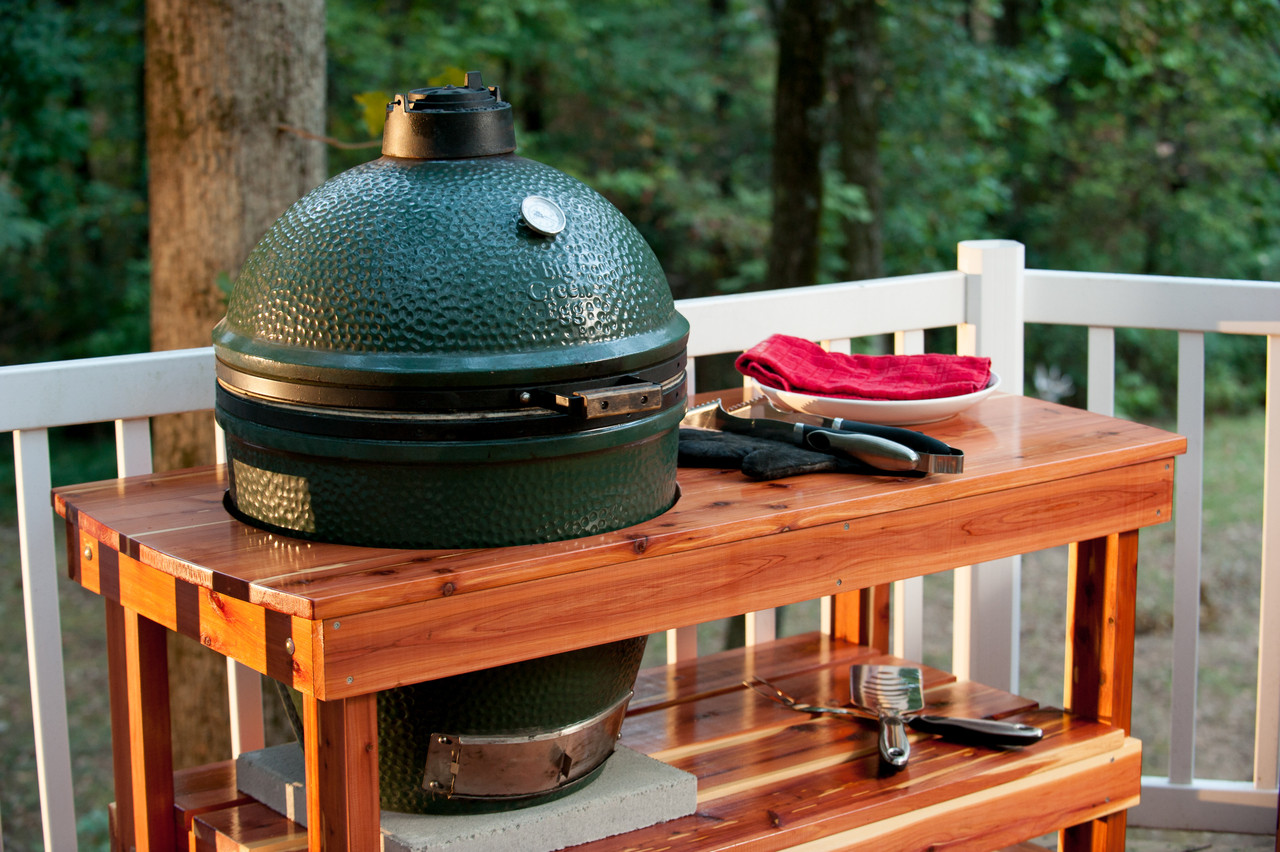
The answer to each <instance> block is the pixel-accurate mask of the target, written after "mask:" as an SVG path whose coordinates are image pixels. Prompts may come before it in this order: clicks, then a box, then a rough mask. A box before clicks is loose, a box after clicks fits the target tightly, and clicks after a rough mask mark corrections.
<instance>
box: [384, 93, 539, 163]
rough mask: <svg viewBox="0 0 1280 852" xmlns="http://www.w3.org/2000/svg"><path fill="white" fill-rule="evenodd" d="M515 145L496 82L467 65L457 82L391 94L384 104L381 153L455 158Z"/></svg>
mask: <svg viewBox="0 0 1280 852" xmlns="http://www.w3.org/2000/svg"><path fill="white" fill-rule="evenodd" d="M515 149H516V131H515V122H514V120H513V119H512V114H511V104H510V103H508V102H507V101H504V100H503V99H502V93H501V91H499V89H498V87H497V86H488V87H486V86H485V85H484V81H483V80H482V79H481V77H480V72H479V71H468V72H467V80H466V83H465V84H464V85H462V86H432V87H429V88H425V89H412V90H410V91H409V92H407V93H405V94H402V95H396V96H395V97H394V98H393V99H392V101H391V103H389V104H387V123H386V125H385V126H384V127H383V130H382V153H383V156H387V157H402V158H406V159H413V160H457V159H466V158H470V157H491V156H494V155H495V154H510V153H511V152H512V151H514V150H515Z"/></svg>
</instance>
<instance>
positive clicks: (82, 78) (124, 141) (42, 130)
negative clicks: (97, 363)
mask: <svg viewBox="0 0 1280 852" xmlns="http://www.w3.org/2000/svg"><path fill="white" fill-rule="evenodd" d="M94 5H95V6H96V8H84V6H72V5H68V4H57V3H52V2H46V0H18V1H17V2H10V3H8V4H5V5H4V6H3V8H0V304H2V305H3V306H4V309H3V311H0V363H13V362H19V361H36V360H50V359H55V358H68V357H83V356H90V355H105V354H110V353H114V352H121V351H139V350H145V349H146V348H147V337H148V333H147V329H148V316H147V293H148V281H147V252H146V233H147V230H146V229H147V222H146V204H145V199H146V189H145V180H144V170H143V162H142V144H141V140H142V125H141V122H140V114H141V91H140V87H141V64H142V49H141V38H140V32H141V16H142V5H141V3H140V2H138V0H110V2H105V0H104V2H99V3H97V4H94Z"/></svg>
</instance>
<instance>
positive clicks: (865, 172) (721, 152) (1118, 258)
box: [0, 0, 1280, 850]
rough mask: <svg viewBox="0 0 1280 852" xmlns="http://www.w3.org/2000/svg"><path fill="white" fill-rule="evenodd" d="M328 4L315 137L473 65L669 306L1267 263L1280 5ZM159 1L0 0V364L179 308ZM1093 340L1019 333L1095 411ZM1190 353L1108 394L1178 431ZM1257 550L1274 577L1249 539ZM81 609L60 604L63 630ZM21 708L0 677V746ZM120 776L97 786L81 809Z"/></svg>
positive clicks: (332, 151) (6, 515) (1144, 348)
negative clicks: (766, 291) (161, 296)
mask: <svg viewBox="0 0 1280 852" xmlns="http://www.w3.org/2000/svg"><path fill="white" fill-rule="evenodd" d="M201 2H204V0H201ZM210 3H211V6H222V5H226V4H220V3H212V2H211V0H210ZM325 7H326V8H325V25H326V30H327V33H326V38H325V50H326V59H325V72H324V75H325V88H326V100H327V109H326V113H325V126H324V127H306V128H291V129H283V130H282V131H281V132H282V133H290V134H302V133H307V134H310V136H312V137H319V136H323V137H327V138H328V139H329V140H331V142H329V143H326V142H322V141H314V140H313V144H315V145H316V146H319V147H321V148H323V149H324V151H325V152H326V157H327V167H326V172H327V173H328V174H336V173H338V172H340V171H342V170H344V169H346V168H349V167H351V166H353V165H356V164H358V163H361V162H364V161H366V160H368V159H372V158H374V157H376V156H377V155H378V149H377V143H376V141H372V144H371V145H367V146H361V144H360V143H363V142H366V141H371V140H376V139H377V138H378V136H379V134H380V131H381V121H382V117H383V115H384V110H385V104H386V102H387V100H388V99H389V96H390V95H391V94H392V93H393V92H396V91H403V90H404V89H407V88H416V87H420V86H425V85H442V84H447V83H453V84H461V82H462V80H463V75H464V73H465V72H466V71H468V70H480V71H482V72H483V73H484V76H485V81H486V82H487V83H488V84H490V85H493V84H498V85H500V86H501V87H502V90H503V93H504V95H505V96H506V97H507V98H509V99H510V100H511V101H512V102H513V104H514V106H515V111H516V121H517V133H518V141H519V144H520V150H519V153H520V154H522V155H523V156H527V157H530V158H533V159H536V160H539V161H542V162H545V163H547V164H549V165H552V166H554V167H556V168H559V169H561V170H563V171H566V172H568V173H570V174H572V175H574V176H576V177H578V178H580V179H581V180H583V181H584V182H585V183H587V184H588V185H589V186H591V187H593V188H595V189H597V190H598V191H600V192H602V193H603V194H604V195H606V196H607V197H608V198H609V199H610V200H611V201H612V202H613V203H614V204H616V205H617V206H618V207H619V208H620V209H621V210H622V211H623V212H624V214H626V215H627V217H628V218H629V219H630V220H631V221H632V222H634V223H635V224H636V226H637V227H638V228H639V229H640V230H641V232H642V233H643V234H644V236H645V237H646V238H647V239H648V241H649V243H650V244H651V245H652V246H653V248H654V250H655V252H656V253H657V255H658V257H659V259H660V261H661V263H662V265H663V267H664V269H665V270H666V273H667V276H668V278H669V280H670V283H671V286H672V290H673V292H674V294H675V295H676V297H677V298H685V297H693V296H703V295H710V294H716V293H728V292H740V291H746V290H752V289H762V288H768V287H784V286H795V285H804V284H812V283H819V282H829V281H839V280H850V279H862V278H868V277H876V276H880V275H898V274H907V273H917V272H927V271H932V270H942V269H951V268H954V265H955V247H956V243H957V242H959V241H960V240H966V239H983V238H1007V239H1016V240H1019V241H1021V242H1023V243H1024V244H1025V245H1026V249H1027V262H1028V265H1029V266H1032V267H1038V268H1051V269H1072V270H1105V271H1114V272H1130V273H1152V274H1171V275H1191V276H1208V277H1226V278H1245V279H1263V280H1277V279H1280V0H1073V2H1067V0H902V1H901V2H896V3H894V2H887V0H882V1H881V2H877V0H825V2H824V0H702V2H693V3H672V4H666V3H653V2H651V0H595V2H589V3H588V2H582V0H503V1H502V2H492V3H474V4H438V3H415V2H412V0H361V2H357V0H327V2H326V3H325ZM145 12H146V9H145V6H144V2H143V0H79V2H74V1H73V0H7V1H6V2H0V365H3V364H16V363H25V362H32V361H48V360H56V359H63V358H79V357H90V356H97V355H109V354H117V353H124V352H138V351H145V350H147V349H149V348H150V346H151V328H152V320H153V316H152V315H153V313H160V314H163V311H164V308H163V307H161V308H159V309H158V310H157V311H153V310H152V307H151V306H152V303H153V299H152V290H151V260H150V255H149V249H148V242H149V237H150V234H149V227H150V223H149V219H148V215H149V210H148V185H147V181H148V156H147V150H146V127H145V117H146V104H145V97H144V78H143V53H144V44H143V38H144V29H145V26H144V19H145ZM193 94H194V93H193ZM273 94H274V96H276V97H280V98H287V97H289V92H279V93H273ZM332 140H337V141H339V142H342V143H351V144H354V145H355V147H347V146H346V144H343V145H339V144H332ZM231 277H233V276H231ZM206 283H207V282H206ZM230 283H231V282H230V278H227V279H225V280H220V281H219V282H217V284H218V286H219V287H220V288H221V289H222V290H223V291H224V292H225V291H226V290H227V289H229V287H230ZM155 303H156V304H157V305H159V304H160V302H159V300H156V302H155ZM159 319H160V320H163V316H160V317H159ZM204 342H207V341H205V340H199V341H192V342H191V343H190V344H188V345H200V344H202V343H204ZM934 342H935V343H940V345H945V341H941V342H940V341H934ZM1083 343H1084V332H1083V330H1081V329H1070V328H1064V327H1053V326H1044V327H1039V328H1036V329H1032V330H1031V331H1030V332H1029V334H1028V336H1027V367H1028V369H1027V377H1028V378H1027V384H1028V387H1027V391H1028V392H1030V393H1035V394H1037V395H1041V396H1048V397H1050V398H1054V399H1060V400H1061V401H1064V402H1067V403H1071V404H1083V397H1084V390H1085V369H1084V352H1083V348H1084V347H1083ZM1176 346H1177V343H1176V335H1174V334H1171V333H1156V332H1150V331H1146V330H1142V329H1119V330H1117V359H1118V368H1117V377H1116V378H1117V382H1116V384H1117V394H1118V398H1117V410H1118V412H1119V413H1121V414H1122V415H1124V416H1130V417H1135V418H1138V419H1144V420H1149V421H1151V420H1154V421H1156V422H1162V423H1165V424H1168V423H1169V422H1170V421H1171V418H1172V412H1173V407H1174V403H1175V394H1174V384H1173V382H1174V379H1175V376H1174V375H1173V373H1174V371H1173V369H1172V367H1173V365H1174V364H1175V363H1176ZM1264 346H1265V341H1264V340H1263V339H1261V338H1256V337H1247V336H1237V335H1217V334H1214V335H1208V336H1207V339H1206V347H1207V352H1206V371H1207V375H1206V388H1207V391H1206V392H1207V399H1206V404H1207V406H1208V408H1209V410H1210V412H1211V413H1214V414H1222V415H1229V416H1231V417H1233V418H1235V417H1239V418H1254V420H1255V421H1256V420H1257V419H1258V418H1259V417H1260V414H1259V411H1260V407H1261V403H1262V399H1263V387H1264V365H1265V353H1264ZM702 384H703V386H710V385H707V384H706V383H702ZM5 402H6V401H4V400H0V405H3V404H5ZM65 432H66V434H65V435H59V436H55V443H54V451H55V460H54V463H55V471H54V477H55V482H57V481H65V482H69V481H84V480H87V479H97V478H103V477H107V476H113V475H114V473H113V472H112V470H113V468H112V467H111V465H110V453H107V454H106V456H105V459H106V461H105V463H99V462H98V461H89V460H88V458H89V457H88V455H87V454H86V453H85V452H82V445H86V444H87V443H89V442H91V441H92V440H95V439H98V438H101V437H102V435H101V434H100V432H99V431H95V430H93V429H84V430H80V429H71V430H65ZM106 432H107V434H108V435H109V433H110V429H109V424H108V428H107V429H106ZM3 444H4V445H3V446H0V549H7V550H9V551H11V550H12V549H13V547H12V546H10V547H8V548H4V547H3V545H4V544H5V543H6V542H8V543H10V544H12V540H11V539H12V536H11V535H10V533H11V526H12V523H13V518H12V512H13V509H12V507H13V505H14V503H13V500H12V497H11V494H12V491H11V489H12V481H13V480H12V477H11V476H10V475H9V474H8V473H7V472H6V471H5V470H3V468H4V467H5V465H6V464H9V465H11V459H9V458H8V457H9V454H10V448H9V446H8V442H3ZM1233 446H1234V444H1233ZM1211 449H1212V448H1211ZM99 455H100V454H99ZM95 458H96V457H95ZM1245 458H1246V460H1247V459H1248V458H1252V456H1246V457H1245ZM98 464H101V466H99V467H95V466H94V465H98ZM1246 467H1248V465H1246ZM1255 467H1256V465H1255ZM1218 469H1221V470H1223V471H1230V470H1232V469H1230V468H1227V467H1226V466H1225V465H1220V466H1219V467H1218ZM1251 471H1252V468H1251V467H1249V468H1248V470H1246V471H1245V472H1240V471H1236V472H1235V473H1232V474H1231V475H1232V476H1236V477H1237V481H1236V483H1235V484H1236V485H1238V483H1239V481H1242V478H1243V477H1245V476H1248V475H1252V472H1251ZM1224 475H1225V474H1224ZM1227 478H1228V479H1230V477H1227ZM1234 487H1235V485H1233V483H1232V482H1226V483H1224V486H1223V490H1224V491H1230V490H1232V489H1233V488H1234ZM1259 493H1260V489H1259ZM1206 500H1208V497H1206ZM1208 522H1209V515H1207V516H1206V523H1208ZM1250 540H1252V538H1250ZM1144 547H1145V544H1144ZM1240 562H1241V565H1242V568H1241V572H1242V574H1247V573H1248V572H1250V571H1252V572H1253V576H1254V577H1255V578H1256V559H1255V556H1254V555H1253V554H1252V553H1248V554H1245V555H1243V556H1242V557H1241V559H1240ZM4 568H5V565H4V564H3V560H0V575H3V576H5V577H10V576H12V577H14V578H15V579H14V582H15V583H16V582H17V581H16V571H14V572H8V571H5V570H4ZM10 591H12V594H10ZM1249 594H1252V593H1251V592H1248V591H1244V592H1242V595H1243V596H1245V597H1247V596H1248V595H1249ZM1157 597H1159V596H1157ZM19 599H20V594H19V590H18V589H17V588H16V587H15V588H13V589H12V590H10V589H9V588H8V587H6V588H5V591H4V594H0V604H4V602H5V601H7V600H15V601H16V600H19ZM15 606H16V604H15ZM1152 606H1153V608H1156V609H1158V608H1159V607H1163V603H1161V604H1159V606H1158V607H1157V606H1156V605H1154V604H1153V605H1152ZM1162 611H1163V610H1161V612H1162ZM1254 611H1255V612H1256V609H1255V610H1254ZM6 612H7V610H5V608H4V606H0V616H2V615H3V614H4V613H6ZM93 613H94V616H95V617H96V618H98V619H99V620H100V613H99V612H98V611H97V610H94V611H93ZM75 618H76V616H75V615H74V614H72V613H70V612H68V611H67V610H65V609H64V619H65V621H64V632H68V631H73V630H76V629H78V626H77V622H76V621H75ZM1163 618H1164V616H1163V615H1156V616H1153V617H1152V619H1151V620H1152V621H1153V622H1159V623H1160V624H1163V621H1162V619H1163ZM9 620H11V621H13V623H15V624H16V625H17V632H16V633H14V634H13V646H14V649H15V650H14V653H13V654H12V656H13V657H14V661H15V663H18V664H19V665H17V666H16V667H15V668H14V669H13V672H14V673H15V677H14V678H13V680H14V681H15V683H16V682H17V681H20V680H22V678H23V674H22V669H21V666H20V662H21V654H22V652H21V650H20V648H21V643H22V641H23V638H22V634H21V626H20V625H21V618H20V617H16V618H14V619H9ZM1243 620H1244V622H1245V623H1246V624H1247V623H1248V622H1249V619H1248V618H1247V617H1246V618H1244V619H1243ZM1252 623H1253V624H1254V625H1256V619H1255V620H1254V621H1253V622H1252ZM79 626H81V627H83V628H84V632H85V635H87V636H96V635H100V624H97V623H91V622H90V623H86V624H84V625H79ZM8 647H9V644H8V640H7V638H6V636H2V635H0V649H6V648H8ZM1242 668H1243V669H1244V670H1245V672H1246V674H1245V676H1244V681H1243V682H1245V683H1248V676H1247V670H1248V661H1247V660H1246V661H1244V662H1243V663H1242ZM71 686H72V688H75V686H76V684H71ZM98 691H99V692H101V690H100V689H99V690H98ZM21 705H23V700H22V698H21V696H19V695H18V694H17V693H16V692H14V693H12V694H10V693H9V692H6V691H4V690H0V735H2V736H0V739H9V740H13V739H14V736H13V734H15V733H16V730H10V729H9V725H10V721H9V720H10V719H20V717H21V714H22V713H23V712H27V711H26V710H24V708H23V706H21ZM25 706H26V708H29V704H26V705H25ZM94 706H95V705H94V704H93V703H92V702H91V701H84V702H83V709H86V712H91V711H92V708H93V707H94ZM99 709H101V708H99ZM14 725H15V728H18V727H23V726H24V725H29V719H28V720H27V721H26V722H25V723H23V722H15V723H14ZM101 734H102V731H99V730H98V729H96V728H95V729H93V731H92V732H91V731H89V729H88V728H86V729H85V733H84V735H85V736H86V737H96V736H100V735H101ZM1145 738H1146V737H1144V739H1145ZM27 742H29V739H27ZM95 749H96V751H97V752H98V753H101V752H103V747H102V744H101V743H98V744H96V745H93V744H86V751H94V750H95ZM106 751H107V752H109V747H108V748H106ZM1154 751H1155V750H1154V749H1153V753H1154ZM0 760H3V761H5V762H6V763H11V765H13V766H14V768H15V772H14V773H13V774H12V775H11V777H10V779H9V780H10V781H13V780H16V779H19V778H20V777H27V776H29V775H30V773H31V770H30V769H29V768H28V767H27V765H26V762H27V761H28V758H27V756H26V755H25V754H22V755H19V756H16V757H15V756H14V755H12V754H10V753H9V752H8V751H7V750H3V751H0ZM77 768H78V769H79V766H78V767H77ZM83 774H84V776H85V777H86V779H87V778H89V777H90V776H91V773H87V772H86V773H83ZM87 783H89V782H88V781H86V784H87ZM79 784H80V778H78V779H77V785H78V786H79ZM0 792H2V793H3V797H2V798H3V803H2V804H3V806H2V807H0V811H3V813H4V816H5V823H4V832H5V834H4V844H5V846H6V847H7V848H12V849H18V850H21V849H24V848H28V847H27V846H26V845H25V844H26V841H25V840H24V839H23V838H24V837H25V836H34V834H32V832H33V831H34V829H33V828H31V827H30V825H29V824H30V821H31V820H32V818H33V817H32V810H31V806H30V804H29V803H28V802H27V801H26V797H27V795H28V793H29V792H30V790H29V789H27V788H26V785H22V784H13V785H9V784H6V785H5V789H4V790H3V791H0ZM101 792H102V791H100V790H94V791H93V792H92V793H91V794H89V795H87V796H84V797H81V798H80V799H79V800H80V801H82V802H85V801H86V800H87V801H88V803H90V806H91V814H93V815H91V816H88V817H86V819H87V820H88V821H89V828H92V826H93V823H94V820H96V819H99V818H100V814H101V813H102V811H101V810H100V809H97V808H96V807H95V806H93V805H92V803H93V801H94V799H95V798H96V797H98V796H99V795H101ZM15 805H16V807H15ZM15 813H16V816H15ZM95 815H96V816H95ZM29 848H35V847H34V846H32V847H29Z"/></svg>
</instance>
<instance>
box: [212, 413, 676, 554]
mask: <svg viewBox="0 0 1280 852" xmlns="http://www.w3.org/2000/svg"><path fill="white" fill-rule="evenodd" d="M674 417H675V419H678V418H679V411H676V412H674ZM219 422H220V423H221V424H222V426H223V429H224V430H225V431H226V436H227V458H228V470H229V472H230V480H231V499H232V501H233V503H234V504H235V507H236V509H237V510H238V511H239V512H240V513H242V514H244V515H247V516H249V517H250V518H252V519H254V520H256V521H259V522H262V523H265V524H267V525H268V526H271V527H275V528H278V529H280V530H282V531H287V532H289V533H291V534H292V535H295V536H298V537H300V538H311V539H319V540H322V541H341V542H343V543H346V544H362V545H368V546H373V547H495V546H504V545H514V544H532V543H535V542H546V541H558V540H561V539H566V538H579V537H581V536H586V535H595V534H597V533H602V532H607V531H609V530H615V529H619V528H621V527H625V526H630V525H631V524H634V523H639V522H640V521H642V520H647V519H648V518H651V517H653V516H655V515H657V514H660V513H661V512H663V511H666V509H668V508H669V507H670V506H671V505H672V503H673V502H674V501H675V485H674V478H673V474H672V472H673V471H674V470H675V464H676V456H677V451H678V444H679V433H678V431H677V430H676V429H674V428H667V429H662V430H659V431H658V432H657V433H656V434H653V435H650V436H648V437H645V438H643V439H640V440H636V441H633V442H626V443H622V444H619V445H617V446H614V447H609V448H606V449H600V450H596V451H594V452H579V453H571V454H568V455H563V456H558V457H554V458H549V459H545V458H544V459H537V458H524V459H517V460H509V461H503V462H488V463H483V462H466V461H463V462H459V463H454V464H450V463H444V462H413V461H407V462H406V461H396V462H394V463H393V462H377V461H362V462H361V463H359V464H354V463H352V461H351V460H350V459H348V458H345V457H342V456H337V457H324V456H317V455H305V454H301V453H298V452H280V451H278V450H276V449H273V448H271V447H264V446H261V445H258V444H255V443H253V442H251V441H246V440H244V439H243V437H242V434H241V433H242V432H243V431H247V432H249V433H251V434H252V435H254V436H256V435H257V434H260V432H261V431H262V430H261V429H260V428H258V427H254V426H251V425H248V424H244V423H242V422H237V423H232V422H230V421H229V420H228V419H227V418H226V417H225V416H220V417H219ZM652 425H660V424H652ZM555 440H557V441H558V443H560V444H561V445H563V446H565V447H568V446H570V445H571V438H569V437H564V436H562V437H559V438H558V439H555ZM368 446H369V445H368V444H367V443H366V444H365V448H368ZM404 449H405V448H404V447H402V446H397V445H388V447H387V450H388V452H394V453H395V454H396V455H403V452H402V451H403V450H404Z"/></svg>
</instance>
